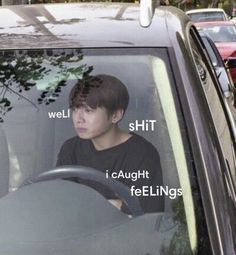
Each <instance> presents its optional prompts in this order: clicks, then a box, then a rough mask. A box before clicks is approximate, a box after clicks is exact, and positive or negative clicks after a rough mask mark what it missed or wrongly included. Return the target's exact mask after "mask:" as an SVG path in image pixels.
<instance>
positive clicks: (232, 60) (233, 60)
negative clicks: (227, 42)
mask: <svg viewBox="0 0 236 255" xmlns="http://www.w3.org/2000/svg"><path fill="white" fill-rule="evenodd" d="M225 64H226V67H227V68H234V67H236V57H229V58H227V59H226V62H225Z"/></svg>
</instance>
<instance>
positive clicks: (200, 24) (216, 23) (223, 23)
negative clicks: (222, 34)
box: [194, 20, 235, 27]
mask: <svg viewBox="0 0 236 255" xmlns="http://www.w3.org/2000/svg"><path fill="white" fill-rule="evenodd" d="M194 24H195V26H196V27H211V26H235V23H234V22H232V21H230V20H227V21H206V22H205V21H204V22H194Z"/></svg>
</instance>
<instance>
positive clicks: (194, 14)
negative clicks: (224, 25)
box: [186, 8, 229, 22]
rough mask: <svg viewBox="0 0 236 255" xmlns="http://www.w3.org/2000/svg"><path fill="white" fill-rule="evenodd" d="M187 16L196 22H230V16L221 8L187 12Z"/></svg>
mask: <svg viewBox="0 0 236 255" xmlns="http://www.w3.org/2000/svg"><path fill="white" fill-rule="evenodd" d="M186 14H187V15H188V16H189V17H190V19H191V20H192V21H194V22H205V21H220V20H228V19H229V16H228V15H227V14H226V13H225V11H224V10H223V9H221V8H205V9H197V10H190V11H187V12H186Z"/></svg>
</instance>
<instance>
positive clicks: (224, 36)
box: [202, 25, 236, 42]
mask: <svg viewBox="0 0 236 255" xmlns="http://www.w3.org/2000/svg"><path fill="white" fill-rule="evenodd" d="M202 30H203V31H204V32H205V33H206V34H207V35H208V36H209V37H210V38H211V39H212V40H213V41H214V42H236V28H235V26H217V25H216V26H211V27H203V28H202Z"/></svg>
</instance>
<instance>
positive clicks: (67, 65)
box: [0, 50, 92, 122]
mask: <svg viewBox="0 0 236 255" xmlns="http://www.w3.org/2000/svg"><path fill="white" fill-rule="evenodd" d="M82 59H83V55H82V54H81V52H80V51H73V52H69V53H68V51H67V53H66V52H65V51H63V50H58V51H57V53H53V52H52V51H46V50H45V51H34V52H27V51H24V52H21V53H19V52H15V53H13V52H11V53H10V52H5V53H4V54H3V55H1V56H0V122H3V118H4V116H5V115H6V113H7V112H9V111H10V110H11V109H12V107H13V106H12V103H11V100H10V97H9V96H11V95H15V96H16V97H17V98H18V99H24V100H26V101H28V102H30V103H31V104H32V105H34V106H35V107H36V108H38V107H37V104H46V105H48V104H50V103H52V102H54V101H55V100H56V99H57V97H59V95H60V92H61V91H62V87H64V86H66V80H67V79H69V78H71V77H73V79H81V78H83V76H84V75H88V74H89V73H90V72H91V71H92V67H87V66H86V65H80V66H77V64H78V63H79V61H81V60H82ZM72 63H75V64H74V66H73V65H71V64H72ZM42 81H43V82H44V83H46V84H44V87H43V89H41V90H42V91H41V94H40V96H39V98H38V99H37V102H32V101H31V100H30V99H28V98H27V93H26V92H27V91H29V90H31V89H32V88H33V87H35V86H36V85H38V83H39V82H41V83H42Z"/></svg>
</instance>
